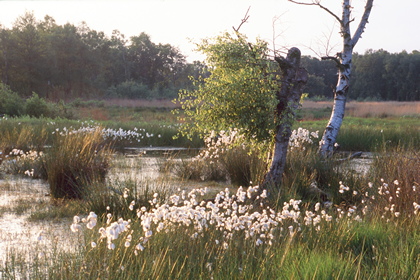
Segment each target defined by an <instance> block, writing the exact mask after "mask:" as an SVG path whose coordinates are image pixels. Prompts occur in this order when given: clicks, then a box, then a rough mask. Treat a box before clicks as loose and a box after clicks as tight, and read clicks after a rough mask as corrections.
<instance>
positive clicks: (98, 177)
mask: <svg viewBox="0 0 420 280" xmlns="http://www.w3.org/2000/svg"><path fill="white" fill-rule="evenodd" d="M109 156H110V149H109V147H108V146H106V145H105V146H104V138H103V133H102V130H101V129H100V128H98V129H96V130H95V131H88V132H83V131H80V132H78V133H68V134H65V135H60V134H57V135H56V137H55V139H54V142H53V145H52V146H51V148H49V149H48V151H47V152H46V153H45V156H44V157H43V161H44V165H45V170H46V173H47V181H48V183H49V186H50V191H51V195H52V197H54V198H76V199H81V198H83V195H84V191H85V190H84V186H86V185H90V184H93V183H94V182H103V181H105V175H106V173H107V171H108V167H109Z"/></svg>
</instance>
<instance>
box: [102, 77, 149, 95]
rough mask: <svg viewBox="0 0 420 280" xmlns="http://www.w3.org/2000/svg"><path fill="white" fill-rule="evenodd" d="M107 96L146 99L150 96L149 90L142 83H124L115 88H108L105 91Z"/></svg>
mask: <svg viewBox="0 0 420 280" xmlns="http://www.w3.org/2000/svg"><path fill="white" fill-rule="evenodd" d="M107 96H108V97H112V98H129V99H137V98H148V97H150V96H151V90H150V89H149V87H148V86H146V85H145V84H143V83H138V82H135V81H132V80H131V81H125V82H123V83H121V84H119V85H117V86H114V87H110V88H109V89H108V90H107Z"/></svg>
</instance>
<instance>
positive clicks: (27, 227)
mask: <svg viewBox="0 0 420 280" xmlns="http://www.w3.org/2000/svg"><path fill="white" fill-rule="evenodd" d="M176 151H177V152H178V151H179V150H176ZM169 152H174V150H172V151H169V150H168V149H166V148H165V149H161V150H159V151H156V149H155V150H153V152H152V149H137V150H136V149H132V150H130V153H127V154H125V155H124V156H123V155H115V156H114V159H113V161H112V168H111V170H110V174H109V180H110V181H113V180H120V181H123V180H133V181H135V182H137V181H142V182H144V181H149V182H154V183H157V182H159V181H165V182H167V183H165V186H164V187H165V188H173V189H174V191H175V190H177V189H178V188H179V186H182V188H183V189H192V188H197V187H205V186H211V185H210V184H209V183H208V182H205V183H204V182H203V183H198V182H188V181H187V182H185V181H184V182H180V181H178V180H174V178H173V175H171V174H169V173H162V172H160V170H159V169H160V166H161V164H162V163H163V162H164V160H165V156H164V157H162V154H165V153H166V154H165V155H167V153H169ZM156 153H158V154H157V155H156ZM178 156H180V155H179V154H178ZM182 156H183V157H185V155H182ZM372 161H373V157H372V155H371V154H369V153H364V154H362V156H361V157H359V158H355V159H352V160H350V161H346V162H343V166H345V168H348V169H350V170H353V171H354V172H356V173H358V174H361V175H363V174H366V173H367V172H368V170H369V166H370V164H371V163H372ZM139 185H141V184H139ZM211 187H214V190H213V191H215V192H217V191H220V190H223V189H224V188H226V187H228V185H226V184H219V185H213V186H211ZM48 192H49V190H48V184H47V183H46V182H44V181H42V180H38V179H30V178H25V177H20V176H9V177H7V178H4V179H1V180H0V263H4V262H5V261H6V259H7V258H8V257H9V252H12V251H14V252H19V254H20V255H21V256H22V257H23V258H24V259H25V261H26V262H30V261H31V260H33V259H34V258H36V257H37V256H36V255H34V254H35V253H34V252H43V251H42V248H48V249H45V250H46V251H45V252H44V254H52V253H53V252H52V251H51V250H52V249H51V248H55V247H56V246H60V250H65V251H68V252H70V251H73V250H74V249H75V248H76V247H77V246H78V245H79V243H80V241H81V240H80V236H79V235H78V234H74V233H72V232H71V231H70V224H71V222H72V221H71V219H62V220H61V221H59V222H52V221H42V222H32V221H28V217H29V216H30V212H31V209H29V210H28V211H26V212H24V213H23V214H21V215H17V214H16V213H13V211H12V209H13V207H14V206H15V204H18V203H19V202H21V201H22V200H24V201H32V202H33V203H35V202H39V201H46V200H47V201H48V200H49V197H48V196H47V194H48ZM18 201H19V202H18ZM86 214H88V213H86ZM40 233H42V234H41V238H40ZM39 239H40V240H39ZM40 248H41V250H40ZM48 250H49V251H48ZM0 276H1V274H0Z"/></svg>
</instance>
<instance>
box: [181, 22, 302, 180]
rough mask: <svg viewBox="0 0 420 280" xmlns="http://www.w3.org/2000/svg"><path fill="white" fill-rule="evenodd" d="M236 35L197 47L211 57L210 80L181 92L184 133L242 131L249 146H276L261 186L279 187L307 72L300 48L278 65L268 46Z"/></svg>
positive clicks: (225, 35)
mask: <svg viewBox="0 0 420 280" xmlns="http://www.w3.org/2000/svg"><path fill="white" fill-rule="evenodd" d="M235 32H236V37H233V36H231V35H230V34H229V33H225V34H223V35H221V36H218V37H216V38H214V39H213V40H208V39H206V40H203V41H202V43H201V44H199V45H198V50H199V51H202V52H203V53H204V54H206V55H207V60H206V63H207V65H208V67H209V68H208V70H209V72H210V76H209V77H207V78H199V79H197V80H195V81H194V85H195V89H194V90H183V91H181V92H180V93H179V97H178V102H179V103H180V104H181V105H182V109H183V110H184V117H182V120H183V121H185V123H184V125H183V126H182V130H181V131H182V132H183V133H184V134H186V135H190V136H191V135H192V134H193V133H199V134H200V135H201V136H206V134H209V133H210V132H211V131H220V130H229V128H231V129H233V128H238V129H240V131H241V133H243V135H244V137H245V139H246V140H247V141H248V142H249V143H255V144H257V145H261V144H269V145H274V150H273V153H272V155H273V156H272V157H271V165H270V169H269V171H268V173H267V174H266V176H265V179H264V182H263V184H262V186H263V187H264V188H266V187H268V186H269V185H276V186H279V185H280V182H281V176H282V173H283V170H284V164H285V161H286V153H287V145H288V142H289V137H290V135H291V124H292V122H293V120H294V117H295V111H296V109H297V107H298V105H299V101H300V97H301V94H302V89H303V86H304V85H305V84H306V81H307V73H306V71H305V70H304V69H301V68H300V51H299V50H298V49H297V48H292V49H291V50H290V51H289V53H288V56H287V57H286V58H281V57H276V58H275V61H273V60H272V59H270V58H269V50H268V47H267V43H266V42H264V41H261V40H257V41H256V42H255V43H253V44H251V43H249V42H248V41H247V39H246V37H245V36H244V35H241V34H240V33H238V32H237V30H235ZM276 62H277V63H276Z"/></svg>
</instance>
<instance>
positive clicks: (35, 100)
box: [25, 93, 50, 118]
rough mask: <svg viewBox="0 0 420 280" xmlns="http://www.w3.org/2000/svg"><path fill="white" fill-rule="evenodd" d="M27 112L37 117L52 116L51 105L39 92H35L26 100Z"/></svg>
mask: <svg viewBox="0 0 420 280" xmlns="http://www.w3.org/2000/svg"><path fill="white" fill-rule="evenodd" d="M25 107H26V110H25V112H26V114H27V115H29V116H31V117H35V118H40V117H50V107H49V106H48V103H47V102H46V101H45V100H44V99H42V98H41V97H39V96H38V94H36V93H33V94H32V96H31V97H30V98H29V99H28V100H26V104H25Z"/></svg>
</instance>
